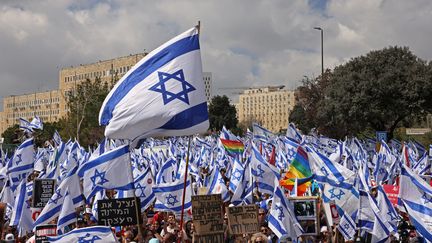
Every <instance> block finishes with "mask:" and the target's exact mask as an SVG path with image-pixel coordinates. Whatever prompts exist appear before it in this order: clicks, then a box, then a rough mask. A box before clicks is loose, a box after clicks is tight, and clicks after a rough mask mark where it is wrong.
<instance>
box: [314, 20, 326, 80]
mask: <svg viewBox="0 0 432 243" xmlns="http://www.w3.org/2000/svg"><path fill="white" fill-rule="evenodd" d="M314 29H316V30H319V31H321V79H322V78H323V77H324V42H323V39H324V38H323V37H324V31H323V29H322V28H321V27H314Z"/></svg>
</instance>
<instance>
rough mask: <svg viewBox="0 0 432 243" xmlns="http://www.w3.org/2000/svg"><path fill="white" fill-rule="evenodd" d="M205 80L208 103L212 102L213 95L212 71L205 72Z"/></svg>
mask: <svg viewBox="0 0 432 243" xmlns="http://www.w3.org/2000/svg"><path fill="white" fill-rule="evenodd" d="M203 80H204V85H205V95H206V98H207V103H210V100H211V98H212V97H213V90H212V82H213V79H212V73H210V72H203Z"/></svg>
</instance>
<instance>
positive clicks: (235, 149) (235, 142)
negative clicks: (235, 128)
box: [219, 126, 244, 156]
mask: <svg viewBox="0 0 432 243" xmlns="http://www.w3.org/2000/svg"><path fill="white" fill-rule="evenodd" d="M219 139H220V141H221V143H222V145H223V146H224V148H225V150H226V151H227V152H228V154H230V155H232V156H235V155H237V154H241V153H243V151H244V144H243V142H242V141H241V140H240V139H239V138H237V136H236V135H234V134H232V133H231V132H230V131H229V130H228V129H226V128H225V126H224V127H222V131H221V134H220V137H219Z"/></svg>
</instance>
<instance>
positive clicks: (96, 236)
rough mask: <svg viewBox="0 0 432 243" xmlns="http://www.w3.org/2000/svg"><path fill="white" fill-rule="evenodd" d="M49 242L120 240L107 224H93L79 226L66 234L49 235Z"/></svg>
mask: <svg viewBox="0 0 432 243" xmlns="http://www.w3.org/2000/svg"><path fill="white" fill-rule="evenodd" d="M48 241H49V242H104V243H116V242H118V241H117V240H116V238H115V236H114V234H113V232H112V230H111V227H107V226H93V227H86V228H77V229H74V230H72V231H70V232H68V233H66V234H64V235H61V236H56V237H48Z"/></svg>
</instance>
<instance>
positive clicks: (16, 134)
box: [1, 124, 23, 144]
mask: <svg viewBox="0 0 432 243" xmlns="http://www.w3.org/2000/svg"><path fill="white" fill-rule="evenodd" d="M22 135H23V134H22V132H21V131H20V129H19V126H18V124H15V125H13V126H10V127H8V128H7V129H6V130H4V132H3V133H2V135H1V136H2V137H3V138H4V141H3V144H19V143H20V141H19V138H20V136H22Z"/></svg>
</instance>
